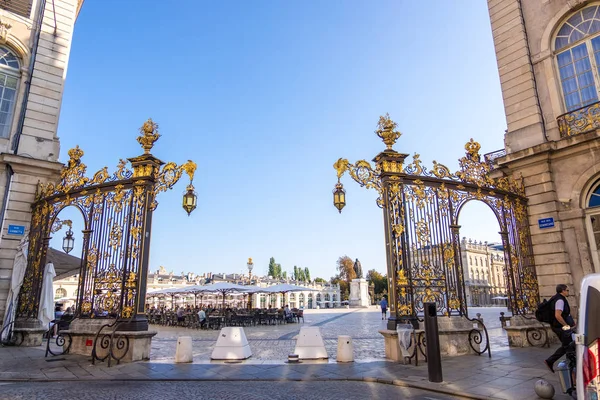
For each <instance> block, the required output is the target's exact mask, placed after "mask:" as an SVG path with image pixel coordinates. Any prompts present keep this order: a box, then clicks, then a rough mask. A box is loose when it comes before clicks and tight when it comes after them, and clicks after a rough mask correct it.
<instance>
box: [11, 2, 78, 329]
mask: <svg viewBox="0 0 600 400" xmlns="http://www.w3.org/2000/svg"><path fill="white" fill-rule="evenodd" d="M82 3H83V0H53V1H51V2H50V1H46V0H11V1H1V2H0V221H1V224H2V225H1V227H0V317H2V316H4V309H5V307H6V298H7V295H8V289H9V286H10V280H11V277H12V266H13V260H14V256H15V253H16V248H17V245H18V244H19V241H20V240H21V239H22V238H23V237H24V235H26V234H27V228H28V227H29V223H30V219H31V212H30V206H31V203H32V202H33V199H34V195H35V191H36V187H37V183H38V181H40V180H41V181H42V182H44V181H48V180H55V179H56V178H57V177H58V176H59V173H60V169H61V167H62V164H61V163H59V162H58V156H59V151H60V146H59V139H58V136H57V127H58V119H59V115H60V107H61V101H62V96H63V90H64V83H65V78H66V74H67V66H68V62H69V53H70V50H71V42H72V38H73V29H74V25H75V20H76V19H77V15H78V13H79V10H80V8H81V6H82ZM9 227H10V230H9Z"/></svg>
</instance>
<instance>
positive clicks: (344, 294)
mask: <svg viewBox="0 0 600 400" xmlns="http://www.w3.org/2000/svg"><path fill="white" fill-rule="evenodd" d="M331 283H332V284H334V285H336V284H337V285H340V297H341V300H342V301H344V300H348V298H349V297H350V283H348V282H346V281H345V280H344V279H342V278H341V277H340V275H339V274H338V275H336V276H334V277H333V278H331Z"/></svg>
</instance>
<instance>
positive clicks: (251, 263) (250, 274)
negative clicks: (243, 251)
mask: <svg viewBox="0 0 600 400" xmlns="http://www.w3.org/2000/svg"><path fill="white" fill-rule="evenodd" d="M246 266H247V267H248V279H252V268H254V263H253V262H252V258H251V257H249V258H248V263H247V264H246Z"/></svg>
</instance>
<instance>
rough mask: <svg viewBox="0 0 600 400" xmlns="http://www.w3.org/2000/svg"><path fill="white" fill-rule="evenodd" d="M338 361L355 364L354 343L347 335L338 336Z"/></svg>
mask: <svg viewBox="0 0 600 400" xmlns="http://www.w3.org/2000/svg"><path fill="white" fill-rule="evenodd" d="M337 361H338V362H353V361H354V342H353V341H352V338H351V337H350V336H347V335H340V336H338V346H337Z"/></svg>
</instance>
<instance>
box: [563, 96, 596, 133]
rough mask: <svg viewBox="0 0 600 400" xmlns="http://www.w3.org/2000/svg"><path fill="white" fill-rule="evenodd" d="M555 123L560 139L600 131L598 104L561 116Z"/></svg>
mask: <svg viewBox="0 0 600 400" xmlns="http://www.w3.org/2000/svg"><path fill="white" fill-rule="evenodd" d="M556 122H558V131H559V132H560V137H561V138H565V137H568V136H574V135H579V134H581V133H586V132H591V131H593V130H596V129H600V102H596V103H593V104H589V105H587V106H584V107H581V108H578V109H576V110H573V111H569V112H568V113H565V114H562V115H560V116H559V117H558V118H556Z"/></svg>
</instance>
